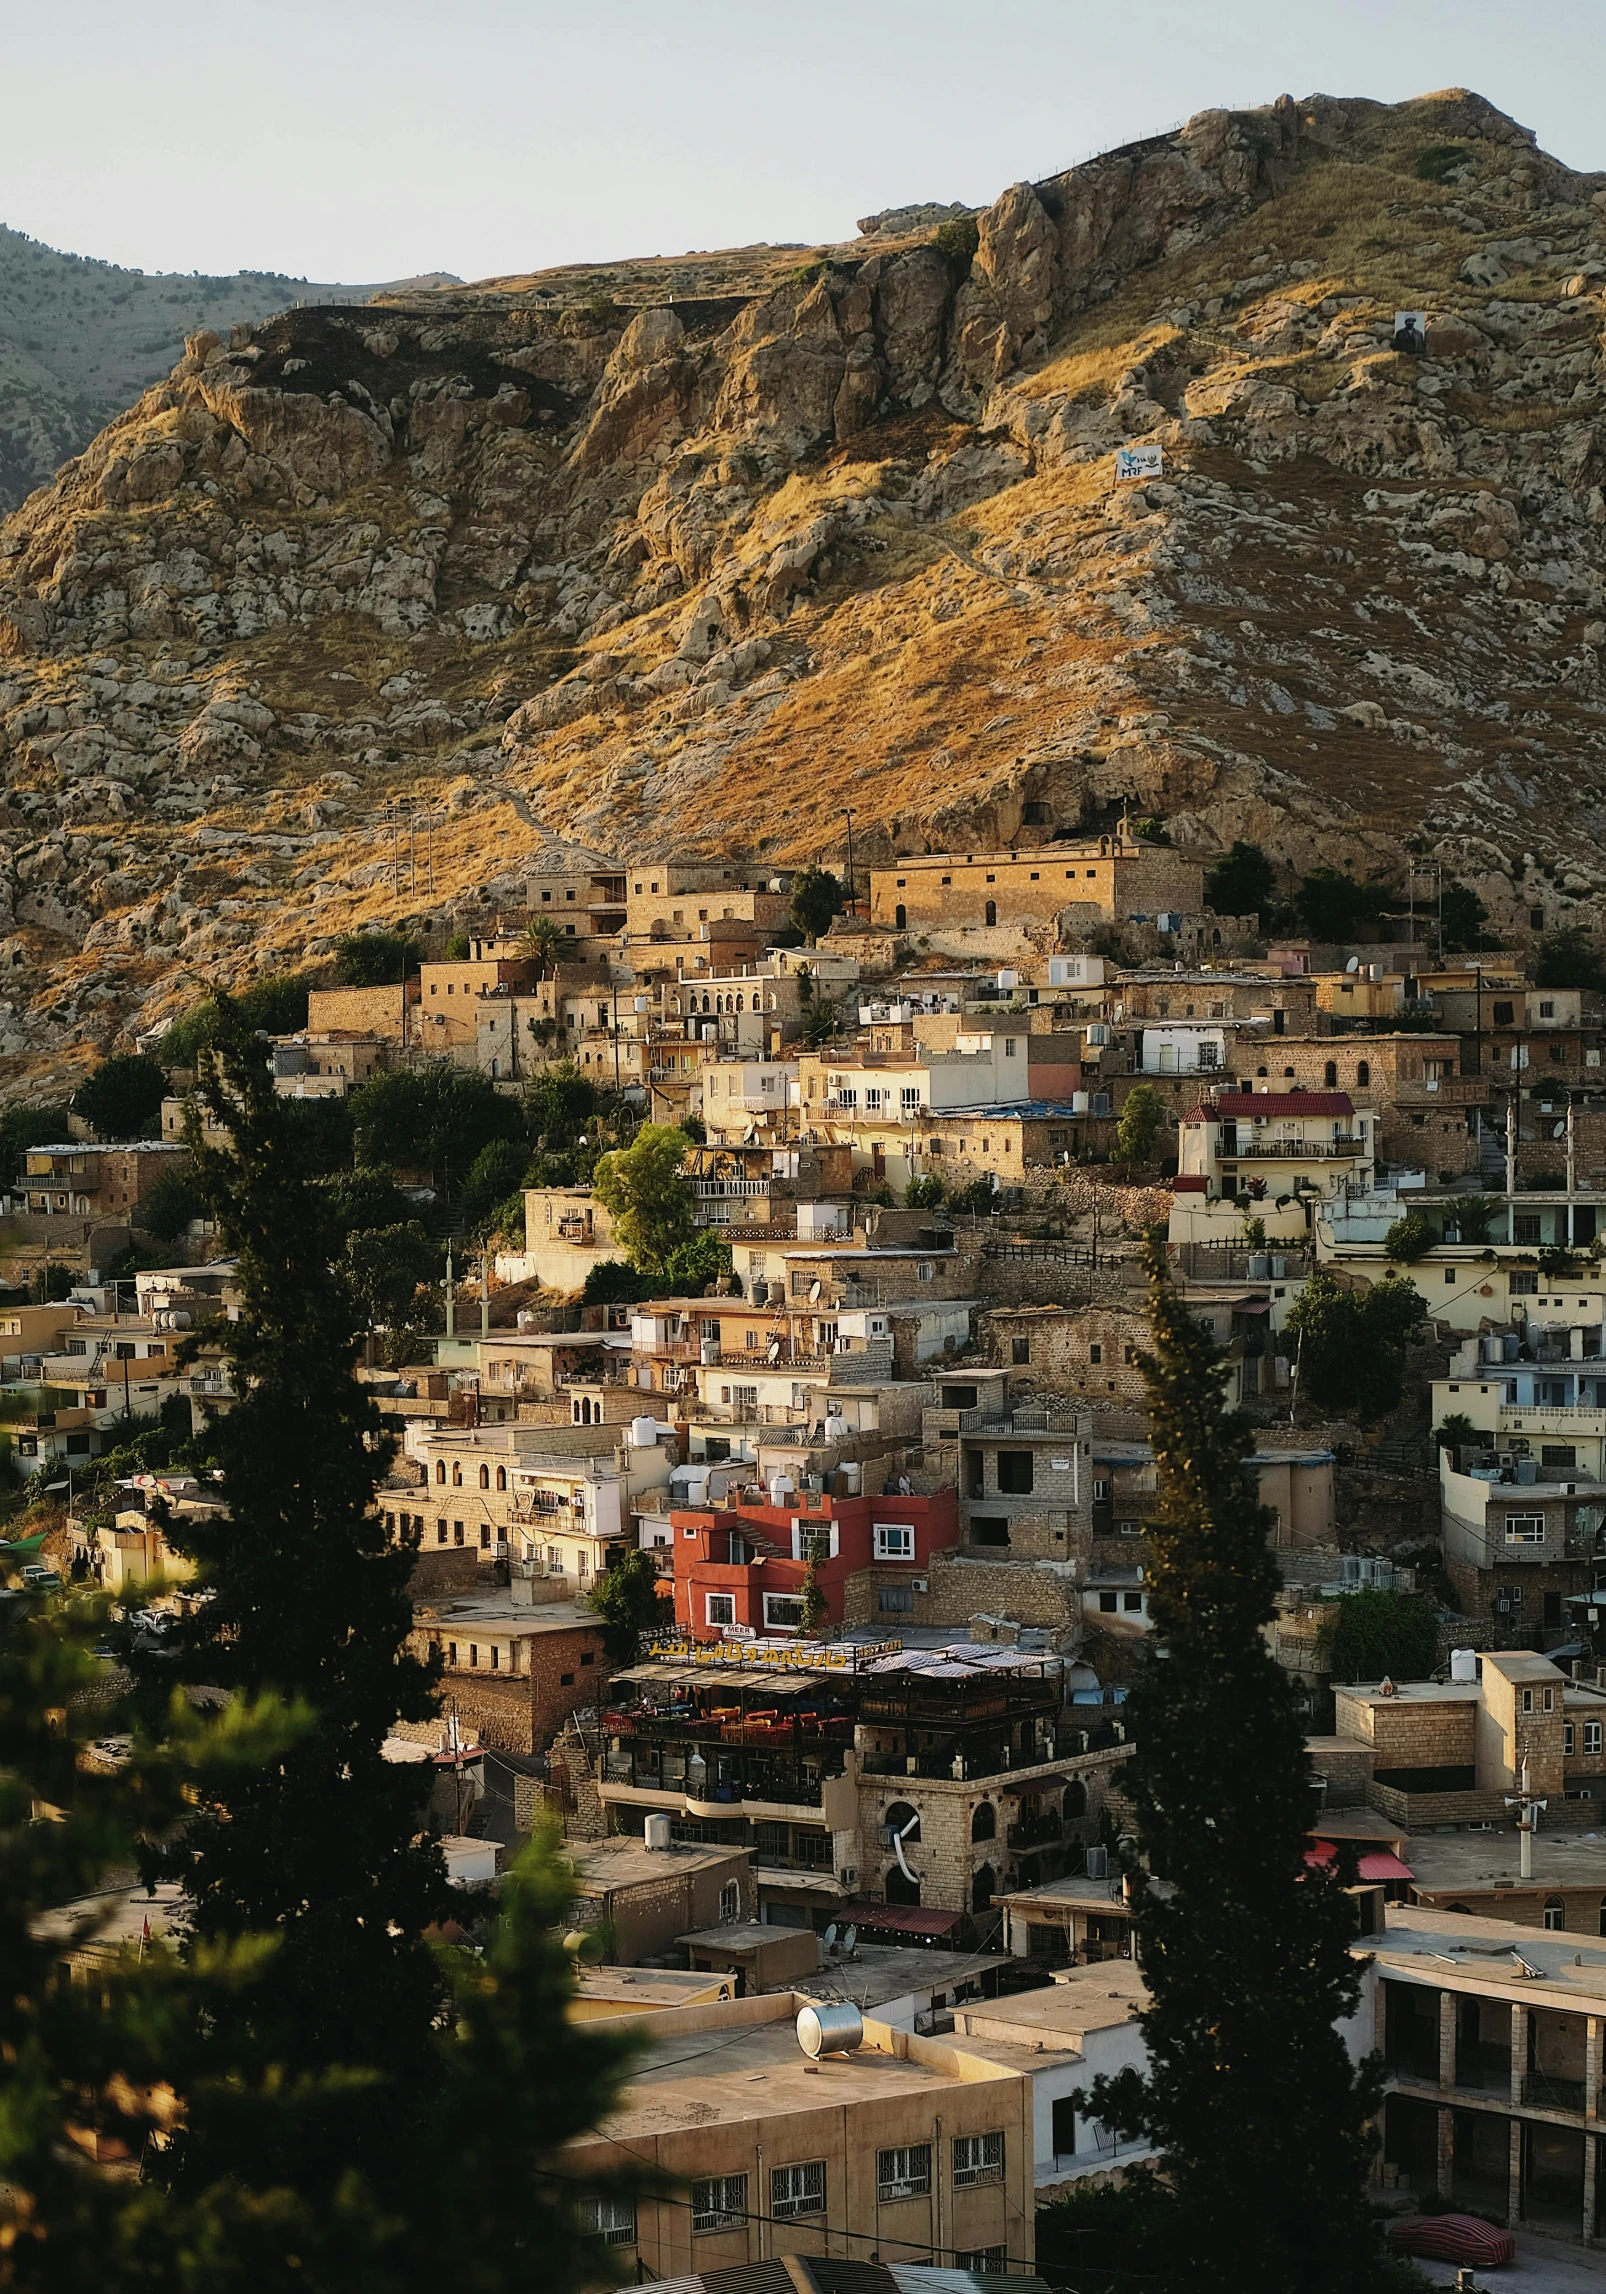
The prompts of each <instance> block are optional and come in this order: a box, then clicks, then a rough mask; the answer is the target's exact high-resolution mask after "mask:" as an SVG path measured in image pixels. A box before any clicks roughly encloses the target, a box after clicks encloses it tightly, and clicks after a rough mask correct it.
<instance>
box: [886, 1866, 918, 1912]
mask: <svg viewBox="0 0 1606 2294" xmlns="http://www.w3.org/2000/svg"><path fill="white" fill-rule="evenodd" d="M919 1901H920V1882H919V1881H918V1880H906V1879H905V1878H904V1876H903V1872H902V1869H901V1867H900V1866H899V1865H897V1864H894V1865H893V1867H892V1869H891V1871H890V1872H889V1873H888V1874H887V1902H888V1903H889V1904H918V1903H919Z"/></svg>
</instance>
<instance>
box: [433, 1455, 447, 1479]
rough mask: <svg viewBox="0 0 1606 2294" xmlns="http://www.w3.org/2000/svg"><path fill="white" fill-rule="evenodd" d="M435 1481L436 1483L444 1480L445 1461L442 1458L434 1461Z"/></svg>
mask: <svg viewBox="0 0 1606 2294" xmlns="http://www.w3.org/2000/svg"><path fill="white" fill-rule="evenodd" d="M435 1479H436V1480H437V1481H438V1482H443V1481H444V1480H445V1479H446V1460H445V1459H444V1458H437V1459H436V1460H435Z"/></svg>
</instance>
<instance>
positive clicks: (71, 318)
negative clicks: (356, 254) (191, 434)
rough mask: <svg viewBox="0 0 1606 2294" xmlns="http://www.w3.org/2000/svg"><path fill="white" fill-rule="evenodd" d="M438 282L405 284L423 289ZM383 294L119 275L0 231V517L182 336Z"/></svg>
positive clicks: (131, 392) (253, 278) (268, 279)
mask: <svg viewBox="0 0 1606 2294" xmlns="http://www.w3.org/2000/svg"><path fill="white" fill-rule="evenodd" d="M443 277H445V274H443V273H441V272H435V273H432V274H431V275H430V276H429V277H428V278H425V279H416V280H412V281H409V282H408V284H409V285H411V286H415V287H432V286H434V285H435V284H437V283H438V282H439V281H440V280H442V278H443ZM451 283H452V284H454V285H455V284H456V283H457V282H455V281H452V282H451ZM392 284H394V282H392ZM386 291H387V290H386V289H385V288H382V287H374V286H368V287H335V286H325V285H319V284H315V283H314V282H313V281H311V280H308V279H291V278H286V277H285V276H284V274H283V273H282V272H277V271H236V272H233V273H231V274H229V275H228V276H226V277H223V278H208V277H204V276H202V275H201V274H200V273H194V274H192V275H191V276H189V277H184V276H181V275H180V274H178V273H176V272H171V271H150V272H147V271H125V270H122V269H121V268H119V266H118V265H117V264H115V263H96V262H91V261H87V260H86V259H85V258H84V257H82V256H80V255H63V254H60V253H58V252H57V250H56V249H55V248H54V247H44V246H41V245H40V243H39V241H38V240H37V239H29V238H27V237H25V236H24V234H23V233H22V232H20V231H8V230H6V229H5V228H4V226H0V510H9V509H13V508H15V506H16V504H17V503H18V502H20V501H21V500H22V499H23V497H24V495H25V494H28V493H30V492H31V491H32V490H33V488H34V487H35V486H42V485H45V484H46V483H48V481H49V479H50V478H51V476H52V475H53V474H54V472H55V470H56V468H57V466H58V465H59V464H60V463H61V462H62V461H63V460H64V459H65V457H66V456H67V455H69V454H75V453H77V452H78V450H79V448H80V447H83V446H87V445H88V443H89V441H90V440H91V439H92V438H93V437H94V435H95V433H96V431H97V430H99V429H100V427H101V425H102V424H103V423H105V422H108V421H110V420H111V418H112V417H113V416H114V415H117V414H121V413H122V411H123V409H124V408H125V407H126V406H127V405H128V403H129V401H130V399H132V398H135V397H137V396H138V394H139V393H140V391H142V390H143V389H144V388H145V387H146V385H147V384H148V383H152V382H155V381H156V380H158V378H159V377H160V376H162V375H164V374H166V372H167V370H168V368H169V367H170V366H171V365H172V363H173V361H174V360H175V359H176V358H177V357H178V355H179V352H180V351H181V349H182V348H183V344H184V338H185V336H186V335H188V334H190V333H192V332H194V331H195V330H197V329H199V328H203V327H223V328H228V327H231V326H234V325H235V324H237V323H238V322H239V321H241V320H253V319H263V318H266V317H268V316H269V314H270V313H271V312H273V311H282V310H284V309H286V308H287V307H289V306H290V305H292V304H297V303H354V302H365V301H367V299H368V298H369V296H371V295H376V294H381V293H384V292H386Z"/></svg>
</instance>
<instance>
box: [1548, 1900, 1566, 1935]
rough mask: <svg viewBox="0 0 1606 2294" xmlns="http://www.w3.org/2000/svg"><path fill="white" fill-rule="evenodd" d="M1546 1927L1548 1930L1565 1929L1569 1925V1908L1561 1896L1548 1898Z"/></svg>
mask: <svg viewBox="0 0 1606 2294" xmlns="http://www.w3.org/2000/svg"><path fill="white" fill-rule="evenodd" d="M1545 1925H1546V1927H1547V1928H1564V1927H1565V1926H1566V1925H1567V1907H1566V1905H1565V1904H1564V1903H1563V1902H1562V1900H1561V1898H1560V1896H1547V1897H1546V1899H1545Z"/></svg>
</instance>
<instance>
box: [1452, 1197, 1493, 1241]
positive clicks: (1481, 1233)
mask: <svg viewBox="0 0 1606 2294" xmlns="http://www.w3.org/2000/svg"><path fill="white" fill-rule="evenodd" d="M1498 1207H1499V1206H1498V1204H1497V1202H1496V1200H1495V1197H1494V1196H1493V1195H1451V1196H1449V1197H1448V1198H1447V1200H1446V1201H1445V1203H1444V1204H1443V1206H1442V1208H1441V1216H1442V1218H1443V1220H1444V1226H1445V1231H1446V1233H1448V1231H1449V1230H1450V1228H1451V1227H1454V1229H1455V1231H1456V1238H1457V1240H1458V1241H1460V1242H1463V1243H1486V1242H1487V1241H1488V1240H1489V1228H1490V1226H1491V1224H1492V1223H1493V1220H1494V1215H1495V1212H1496V1210H1497V1208H1498Z"/></svg>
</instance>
